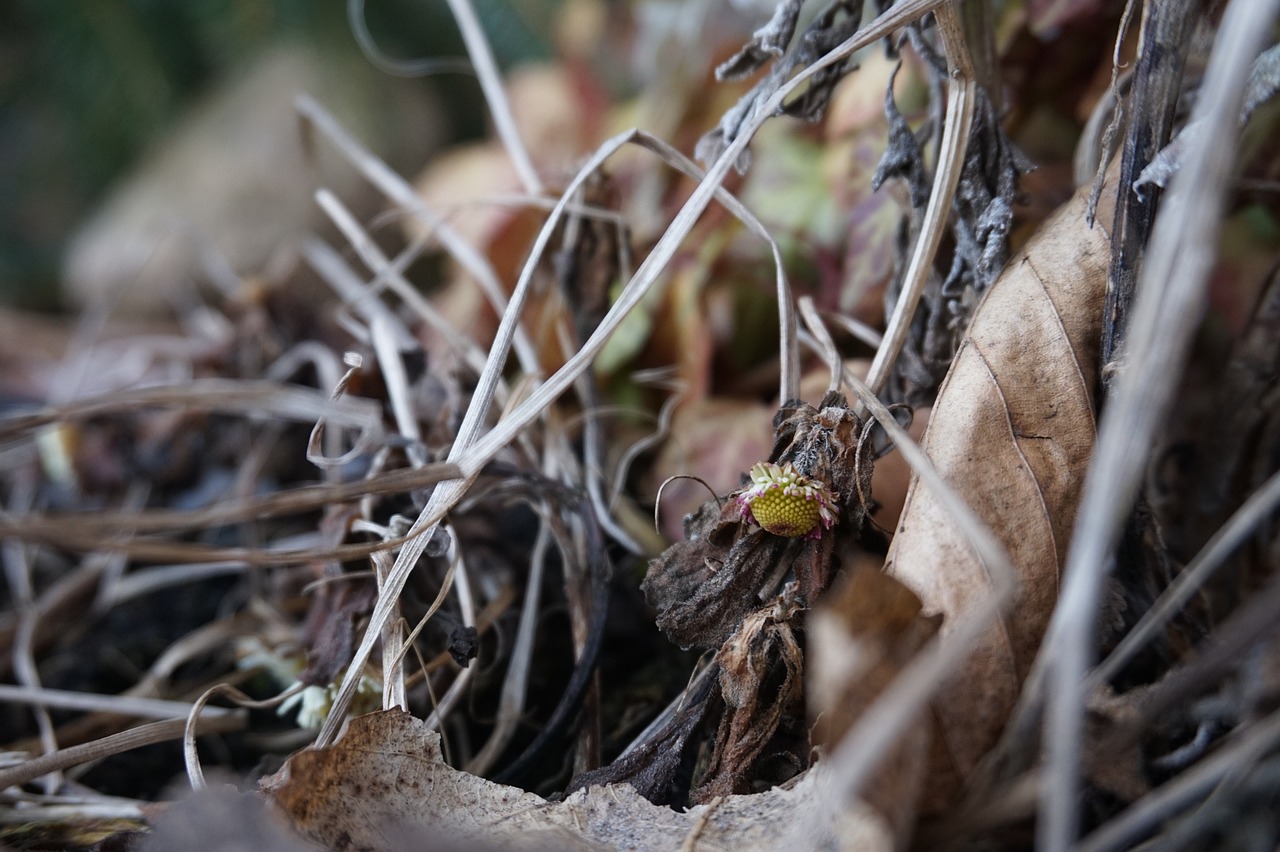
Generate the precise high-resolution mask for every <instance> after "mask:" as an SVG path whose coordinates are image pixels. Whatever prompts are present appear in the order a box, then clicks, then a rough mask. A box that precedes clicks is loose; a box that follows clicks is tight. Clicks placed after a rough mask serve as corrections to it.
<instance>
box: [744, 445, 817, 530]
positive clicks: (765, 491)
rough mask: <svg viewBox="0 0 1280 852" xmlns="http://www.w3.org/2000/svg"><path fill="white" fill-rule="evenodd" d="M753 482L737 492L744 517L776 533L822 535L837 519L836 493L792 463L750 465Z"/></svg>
mask: <svg viewBox="0 0 1280 852" xmlns="http://www.w3.org/2000/svg"><path fill="white" fill-rule="evenodd" d="M751 482H752V485H751V487H750V488H747V489H745V490H743V491H742V492H740V493H739V494H738V505H739V506H741V507H742V514H743V517H745V518H746V519H747V520H750V521H754V522H755V523H757V524H759V525H760V526H761V528H763V529H765V530H767V531H769V532H771V533H773V534H774V535H781V536H786V537H788V538H794V537H796V536H802V535H803V536H807V537H809V538H820V537H821V536H822V531H823V530H824V529H830V528H831V525H832V524H834V523H835V522H836V513H835V508H834V505H835V495H834V494H832V493H831V491H830V490H828V489H827V487H826V486H824V485H823V484H822V483H820V482H818V481H817V480H813V479H810V478H809V477H807V476H804V475H803V474H801V473H798V472H797V471H796V469H795V468H794V467H792V465H791V463H790V462H788V463H787V464H784V465H782V466H781V467H779V466H778V465H776V464H773V463H772V462H758V463H757V464H756V465H755V466H754V467H752V468H751Z"/></svg>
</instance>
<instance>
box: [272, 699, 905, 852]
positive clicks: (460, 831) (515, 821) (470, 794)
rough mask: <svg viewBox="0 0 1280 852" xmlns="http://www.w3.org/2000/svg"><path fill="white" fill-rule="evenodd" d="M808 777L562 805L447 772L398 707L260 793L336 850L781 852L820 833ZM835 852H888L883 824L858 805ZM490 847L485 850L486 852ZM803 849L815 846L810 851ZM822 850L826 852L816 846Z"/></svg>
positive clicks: (618, 794)
mask: <svg viewBox="0 0 1280 852" xmlns="http://www.w3.org/2000/svg"><path fill="white" fill-rule="evenodd" d="M821 783H822V777H821V775H820V773H818V772H813V771H811V772H809V773H808V774H806V775H805V776H804V778H802V779H801V780H800V781H799V782H797V783H796V784H795V786H793V787H792V788H791V789H788V790H783V789H779V788H775V789H773V790H770V791H768V792H767V793H761V794H757V795H753V796H726V797H724V798H723V799H721V800H719V801H718V802H714V803H712V804H709V805H704V806H700V807H696V808H692V809H690V810H689V811H687V812H685V813H677V812H675V811H673V810H671V809H670V808H666V807H662V806H660V805H654V804H651V803H650V802H648V801H647V800H645V799H644V798H643V797H641V796H640V794H639V793H637V792H636V791H635V790H633V789H632V788H631V787H630V786H628V785H625V784H621V785H616V786H611V787H592V788H591V789H589V790H584V791H579V792H577V793H574V794H573V795H571V796H569V797H568V798H567V799H566V800H565V801H563V802H559V803H552V802H548V801H546V800H545V799H542V798H541V797H539V796H536V795H534V794H533V793H526V792H524V791H523V790H519V789H516V788H514V787H505V786H503V785H501V784H495V783H493V782H491V781H486V780H485V779H483V778H479V777H477V776H474V775H469V774H467V773H465V772H461V771H459V770H456V769H453V768H452V767H450V766H448V765H447V764H446V763H445V762H444V761H443V759H442V757H441V754H440V738H439V736H438V735H437V734H435V733H433V732H431V731H429V730H428V729H427V727H426V725H425V724H424V723H423V722H422V721H421V720H419V719H415V718H414V717H412V716H410V715H408V714H407V713H403V712H400V711H394V710H393V711H385V712H381V713H371V714H369V715H368V716H361V717H359V718H357V719H353V720H352V721H351V723H350V725H349V726H348V728H347V732H346V734H345V735H344V736H343V738H342V739H341V740H339V741H338V743H337V744H335V745H334V746H332V747H331V748H327V749H319V750H315V751H305V752H302V753H300V754H298V755H295V756H294V757H293V758H292V759H291V760H290V761H289V763H288V764H287V765H286V766H285V768H284V769H283V770H281V771H280V772H279V773H278V774H277V775H275V776H273V777H272V778H270V779H267V781H266V782H265V783H264V790H265V791H266V792H268V793H270V794H271V795H273V796H274V798H275V801H276V803H277V804H278V805H279V806H280V807H281V808H282V809H283V810H284V812H285V813H286V814H287V815H288V816H289V817H291V818H292V819H293V821H294V824H295V826H296V827H297V828H298V830H299V831H301V832H302V833H303V834H304V835H305V836H307V837H309V838H311V839H312V840H315V841H318V842H320V843H323V844H325V845H326V846H329V847H330V848H334V849H343V850H346V849H361V850H384V849H386V850H391V849H397V850H398V849H404V848H433V849H434V848H441V844H442V843H443V844H445V845H444V848H454V847H455V846H457V847H458V848H462V847H461V844H462V843H467V844H468V845H467V847H466V848H470V849H475V848H476V844H477V843H481V844H492V846H490V847H489V848H493V847H498V848H506V849H531V848H535V849H557V850H575V849H584V850H585V849H591V850H595V849H632V850H655V852H657V850H664V852H665V850H672V849H681V848H697V849H702V850H717V849H733V850H735V852H750V850H773V849H778V848H780V847H781V845H782V844H783V843H784V841H785V840H787V839H789V838H792V837H793V836H798V837H800V838H801V839H803V838H804V837H805V834H804V833H803V832H804V831H805V830H806V829H808V828H810V827H811V826H813V827H816V825H817V821H816V819H815V817H816V814H815V813H814V812H813V811H814V807H813V804H812V803H813V800H814V799H816V798H817V797H816V796H815V795H814V791H815V790H816V789H817V786H818V785H819V784H821ZM833 828H834V832H835V836H834V838H832V843H834V844H835V845H832V846H831V847H830V848H838V849H842V850H851V852H876V850H889V849H892V848H893V843H892V838H891V835H890V833H889V828H888V826H887V825H886V824H885V823H884V821H883V820H882V819H881V818H880V817H879V816H878V815H876V814H875V813H873V812H871V811H870V810H869V809H867V808H866V806H865V805H861V804H860V803H853V804H852V806H851V808H850V809H849V810H848V811H846V812H845V813H844V814H843V815H842V816H841V817H840V819H839V821H838V824H837V825H836V826H834V827H833ZM482 848H483V847H482ZM807 848H815V847H814V845H813V844H808V845H807ZM818 848H820V847H818Z"/></svg>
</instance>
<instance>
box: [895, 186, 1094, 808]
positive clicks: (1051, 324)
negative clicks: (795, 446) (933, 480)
mask: <svg viewBox="0 0 1280 852" xmlns="http://www.w3.org/2000/svg"><path fill="white" fill-rule="evenodd" d="M1114 186H1115V182H1114V180H1112V181H1111V182H1110V183H1109V185H1108V189H1107V191H1106V192H1105V193H1104V202H1103V203H1105V204H1114V197H1115V190H1114ZM1084 208H1085V198H1084V196H1082V195H1079V194H1078V195H1077V196H1076V198H1075V199H1073V200H1072V201H1071V202H1070V203H1068V204H1067V205H1065V206H1064V207H1063V208H1062V209H1061V210H1060V211H1059V212H1058V213H1057V214H1055V215H1054V216H1053V217H1051V218H1050V219H1049V220H1047V221H1046V222H1045V224H1044V225H1043V226H1042V228H1041V230H1040V233H1039V235H1038V236H1037V237H1036V238H1035V239H1033V240H1032V241H1031V242H1030V243H1029V244H1028V245H1027V247H1026V248H1025V249H1024V250H1023V251H1022V252H1021V253H1020V254H1019V255H1018V256H1017V257H1015V258H1014V259H1013V260H1012V261H1011V262H1010V264H1009V266H1008V268H1007V269H1006V270H1005V272H1004V273H1003V274H1002V275H1001V276H1000V278H999V279H998V280H997V281H996V283H995V284H994V285H993V286H992V289H991V291H990V292H989V294H988V295H987V297H986V298H985V299H984V301H983V302H982V304H981V307H980V308H979V309H978V312H977V314H976V315H975V317H974V320H973V324H972V325H971V327H970V329H969V333H968V335H967V337H966V338H965V340H964V342H963V344H962V345H961V347H960V351H959V352H958V353H957V355H956V358H955V362H954V363H953V365H952V367H951V370H950V372H949V373H948V374H947V378H946V380H945V382H944V383H943V385H942V389H941V391H940V392H939V394H938V400H937V403H936V405H935V406H934V409H933V413H932V416H931V418H930V421H929V428H928V430H927V432H926V433H925V438H924V447H925V449H926V451H927V452H928V454H929V457H930V458H931V459H932V461H933V464H934V465H935V466H936V467H937V469H938V471H939V473H941V474H942V475H943V477H945V478H946V480H947V481H948V482H949V483H950V484H951V486H952V487H953V488H955V489H956V490H957V491H959V492H960V493H961V494H963V495H964V496H965V498H966V499H967V500H968V502H969V505H970V506H971V507H972V508H973V510H974V511H975V512H976V513H977V514H978V516H979V517H980V518H981V519H982V520H983V521H984V522H985V523H986V524H987V526H988V527H989V528H990V529H991V531H992V532H993V533H994V534H995V535H996V536H997V537H998V538H999V539H1000V542H1001V543H1002V544H1003V545H1004V547H1005V548H1006V549H1007V551H1008V553H1009V555H1010V556H1011V557H1012V560H1013V564H1014V566H1015V570H1016V571H1017V572H1018V591H1017V597H1016V600H1015V603H1014V604H1013V606H1012V607H1011V609H1010V610H1009V611H1008V612H1007V613H1006V614H1005V616H1004V618H1003V619H1002V621H1001V622H1000V623H998V624H996V625H993V626H992V628H991V629H990V630H989V631H988V633H987V634H986V637H985V639H984V640H983V642H982V643H981V644H980V646H979V647H978V648H977V649H976V650H975V651H974V653H973V654H972V655H971V656H970V657H969V659H968V661H967V663H966V664H965V666H964V667H963V668H962V669H961V670H959V671H957V672H956V674H955V677H954V678H953V679H952V680H951V681H950V682H949V683H948V684H947V685H946V686H945V687H943V689H942V690H941V692H940V693H939V695H938V698H937V700H936V702H935V706H934V712H935V715H936V717H937V719H938V721H939V723H940V727H941V736H942V738H943V743H944V745H945V749H944V750H943V752H945V759H946V760H947V761H948V762H949V763H950V765H949V766H946V767H935V769H934V771H933V772H931V773H930V776H931V778H932V779H944V778H954V777H955V775H956V774H958V775H959V777H960V778H964V777H965V776H967V775H968V774H969V773H970V772H971V771H972V770H973V768H974V766H975V764H976V763H977V762H978V760H979V759H980V758H981V757H982V756H983V755H984V754H985V753H986V752H987V751H988V750H989V749H990V748H991V746H992V745H993V744H994V743H995V741H996V738H997V737H998V736H999V734H1000V730H1001V728H1002V727H1003V726H1004V723H1005V721H1006V719H1007V717H1008V714H1009V711H1010V710H1011V709H1012V707H1013V704H1014V701H1015V700H1016V699H1017V696H1018V692H1019V690H1020V688H1021V685H1022V680H1023V678H1024V677H1025V676H1026V674H1027V672H1028V670H1029V668H1030V666H1031V663H1032V660H1033V658H1034V657H1035V654H1036V651H1037V649H1038V647H1039V645H1040V640H1041V638H1042V636H1043V634H1044V630H1045V627H1046V626H1047V624H1048V621H1049V617H1050V614H1051V613H1052V611H1053V607H1054V604H1055V602H1056V600H1057V594H1058V579H1059V577H1058V572H1059V569H1060V566H1061V565H1062V563H1063V560H1064V558H1065V556H1066V548H1067V544H1068V542H1069V541H1070V538H1071V530H1072V527H1073V524H1074V521H1075V515H1076V510H1077V508H1078V503H1079V498H1080V487H1081V484H1082V482H1083V479H1084V473H1085V468H1086V466H1087V464H1088V461H1089V456H1090V454H1091V453H1092V451H1093V444H1094V438H1095V423H1094V406H1093V402H1094V398H1095V397H1094V394H1095V387H1096V384H1097V381H1098V370H1099V367H1098V355H1097V353H1098V350H1099V318H1100V317H1101V311H1102V302H1103V296H1104V290H1105V286H1106V278H1107V261H1108V257H1109V252H1108V237H1107V235H1106V234H1105V233H1103V231H1102V230H1101V229H1100V228H1097V227H1095V228H1093V229H1090V228H1088V227H1087V225H1086V224H1085V217H1084ZM1099 221H1110V220H1109V219H1104V218H1103V217H1102V216H1099ZM885 570H886V571H887V572H888V573H889V574H890V575H892V576H893V577H895V578H897V579H898V580H900V581H902V583H903V584H905V585H906V586H907V587H908V588H910V589H911V590H912V591H914V592H915V593H916V594H917V595H919V597H920V600H921V601H922V603H923V604H924V611H925V612H926V613H929V614H941V615H942V616H943V617H944V621H943V625H942V635H943V637H944V640H945V636H946V634H947V631H948V627H949V625H950V624H953V623H955V622H956V621H958V620H960V619H961V618H963V617H964V616H965V614H966V613H968V612H970V611H971V610H972V609H973V608H974V607H975V606H976V605H977V604H978V603H979V602H980V601H981V600H983V599H984V598H985V597H986V596H987V595H989V594H990V593H991V588H992V581H991V578H990V576H989V575H988V574H987V572H986V568H985V567H984V565H983V564H982V563H981V562H980V561H978V559H977V558H976V557H975V556H974V553H973V551H972V550H971V548H970V547H969V544H968V542H967V540H966V538H965V536H964V534H963V533H962V532H961V531H960V529H959V528H958V527H957V526H956V524H955V523H954V522H953V521H952V519H951V518H950V517H949V515H948V514H947V512H946V511H945V509H943V507H942V504H941V503H940V502H939V501H938V500H937V499H936V498H935V497H934V495H933V494H932V493H930V492H929V490H928V489H927V488H923V487H921V486H920V483H919V481H918V480H913V481H912V484H911V487H910V489H909V491H908V493H907V502H906V506H905V508H904V510H903V514H902V518H901V520H900V521H899V523H898V529H897V533H896V535H895V537H894V541H893V546H892V547H891V549H890V551H889V556H888V559H887V562H886V565H885ZM935 753H938V750H935ZM949 787H954V782H951V783H949V784H948V783H947V782H939V781H937V780H935V781H934V782H933V783H932V785H931V790H930V791H929V793H928V794H927V797H926V805H925V806H926V807H930V806H939V805H941V804H943V803H944V802H945V800H946V799H947V798H949V797H950V796H951V795H952V794H953V793H954V790H953V789H948V788H949Z"/></svg>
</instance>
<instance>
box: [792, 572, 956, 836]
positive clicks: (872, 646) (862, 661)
mask: <svg viewBox="0 0 1280 852" xmlns="http://www.w3.org/2000/svg"><path fill="white" fill-rule="evenodd" d="M938 621H939V618H938V617H937V616H933V617H928V616H924V615H922V614H921V606H920V599H919V598H917V597H916V596H915V594H914V593H912V591H911V590H910V589H908V588H907V587H905V586H903V585H902V584H901V583H899V582H898V581H897V580H895V579H894V578H892V577H890V576H889V575H887V574H885V573H883V572H881V571H880V570H879V566H877V565H874V564H870V560H868V559H863V560H862V561H861V564H858V565H856V566H855V567H854V568H853V569H852V570H851V571H849V573H848V574H847V575H846V577H845V579H844V580H843V581H842V582H840V583H838V584H837V585H836V586H834V587H833V588H832V590H831V592H830V593H828V594H827V595H826V596H825V597H824V598H823V600H822V604H821V606H819V607H818V608H817V609H816V610H815V611H814V613H813V614H812V615H811V616H810V617H809V621H808V625H807V633H808V638H809V641H808V646H809V652H810V669H809V676H808V679H807V684H806V685H807V689H808V695H809V713H810V715H811V716H812V717H813V718H814V730H813V738H814V742H815V743H816V744H821V745H825V746H827V747H829V748H830V747H834V746H835V744H836V743H838V742H839V741H840V739H841V738H842V737H843V736H844V735H845V734H846V733H847V732H848V730H849V729H850V728H851V727H853V724H854V723H855V722H856V721H857V720H858V718H859V717H860V716H861V715H862V713H863V711H865V710H866V709H867V707H868V706H870V705H871V703H872V702H873V701H874V700H875V699H876V697H877V696H878V695H879V694H880V693H881V692H882V691H883V690H884V689H885V687H887V686H888V685H889V684H890V682H892V681H893V679H894V678H895V677H897V676H898V673H899V672H900V671H901V670H902V669H903V668H904V667H905V666H906V665H907V663H909V662H910V661H911V659H912V657H914V656H915V654H916V652H917V651H919V650H920V648H922V647H923V646H924V644H925V643H926V642H928V641H929V639H930V638H932V637H933V635H934V634H935V633H936V632H937V630H938ZM931 739H932V723H931V721H930V720H929V719H928V718H927V717H923V716H922V718H921V719H920V721H919V724H916V725H913V726H912V727H911V729H910V730H909V731H908V733H907V735H906V736H904V737H903V739H902V742H901V743H899V744H898V745H897V747H896V748H895V749H894V750H893V751H892V752H890V754H889V756H888V757H886V758H885V759H884V760H883V761H882V762H881V765H880V766H879V768H878V769H877V770H876V773H875V778H876V783H875V785H874V786H868V788H867V790H866V792H865V794H864V795H865V797H866V802H867V804H868V805H869V806H871V807H872V808H875V809H876V810H877V811H879V812H880V813H881V814H882V815H883V816H884V817H885V819H886V820H888V821H889V822H890V823H891V824H892V825H893V826H894V829H895V832H896V833H897V836H898V838H899V839H900V840H905V839H906V835H907V832H909V831H910V829H911V826H912V823H913V822H914V819H915V814H916V802H917V800H918V798H919V794H920V784H921V782H922V781H923V780H924V771H925V768H926V766H927V762H928V756H929V746H930V741H931Z"/></svg>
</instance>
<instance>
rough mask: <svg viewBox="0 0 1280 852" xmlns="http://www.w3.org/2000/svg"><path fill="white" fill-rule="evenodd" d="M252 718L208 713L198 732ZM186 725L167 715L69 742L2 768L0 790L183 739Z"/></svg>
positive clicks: (241, 724) (232, 713) (240, 723)
mask: <svg viewBox="0 0 1280 852" xmlns="http://www.w3.org/2000/svg"><path fill="white" fill-rule="evenodd" d="M248 721H249V717H248V715H247V714H245V713H244V712H242V711H230V712H228V713H226V714H225V715H220V716H216V717H210V716H206V717H204V718H202V719H200V721H199V722H198V723H197V724H196V727H195V733H196V734H197V735H203V734H222V733H227V732H229V731H238V730H241V729H242V728H244V727H245V725H247V724H248ZM186 726H187V720H186V719H166V720H164V721H163V722H151V723H149V724H146V725H139V726H138V727H136V728H130V729H129V730H127V731H121V732H120V733H118V734H111V735H110V736H106V737H103V738H102V739H100V740H94V741H93V742H91V743H84V744H82V745H76V746H69V747H68V748H64V749H59V750H58V751H55V752H53V753H52V754H45V755H41V756H40V757H36V758H32V759H31V760H28V761H25V762H23V763H20V764H18V765H17V766H12V767H9V768H7V769H0V790H5V789H7V788H9V787H13V786H16V785H18V784H26V783H27V782H28V781H32V780H34V779H36V778H39V777H40V776H41V775H47V774H48V773H50V772H57V771H59V770H62V769H70V768H71V767H73V766H79V765H80V764H82V763H89V762H90V761H94V760H101V759H102V758H104V757H111V756H112V755H115V754H120V753H122V752H126V751H132V750H133V749H135V748H142V747H143V746H149V745H154V744H155V743H163V742H168V741H170V740H176V739H179V738H180V737H182V736H183V731H184V730H185V729H186Z"/></svg>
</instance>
